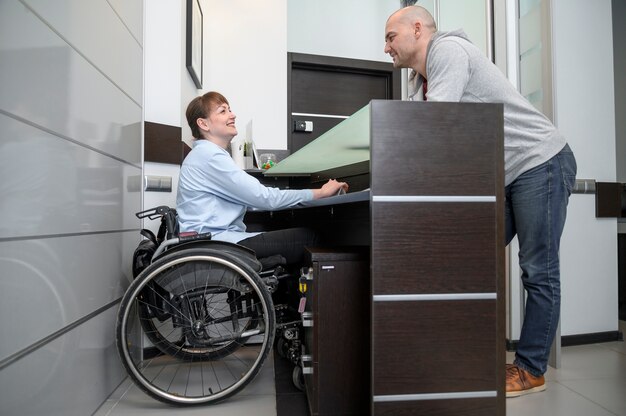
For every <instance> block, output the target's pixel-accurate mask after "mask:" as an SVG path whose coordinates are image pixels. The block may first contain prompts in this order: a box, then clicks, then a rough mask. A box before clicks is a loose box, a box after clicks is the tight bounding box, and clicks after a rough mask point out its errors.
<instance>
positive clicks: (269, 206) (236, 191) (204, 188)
mask: <svg viewBox="0 0 626 416" xmlns="http://www.w3.org/2000/svg"><path fill="white" fill-rule="evenodd" d="M312 199H313V191H312V190H310V189H302V190H296V189H287V190H280V189H278V188H269V187H266V186H263V185H261V183H260V182H259V181H258V180H257V179H256V178H254V177H253V176H251V175H248V174H247V173H246V172H244V171H243V170H242V169H241V168H239V167H238V166H237V165H236V164H235V162H234V161H233V159H232V158H231V157H230V154H228V152H227V151H226V150H224V149H222V148H221V147H219V146H218V145H216V144H215V143H212V142H210V141H208V140H196V141H195V142H194V145H193V150H192V151H191V152H190V153H189V154H188V155H187V157H186V158H185V160H184V161H183V165H182V167H181V169H180V178H179V181H178V195H177V196H176V211H177V212H178V222H179V223H180V231H197V232H198V233H207V232H210V233H211V234H212V236H213V237H212V238H213V239H214V240H219V241H228V242H231V243H237V242H239V241H241V240H244V239H246V238H249V237H252V236H255V235H257V234H259V233H248V232H246V225H245V224H244V223H243V217H244V215H245V214H246V210H247V209H248V208H254V209H259V210H264V211H272V210H279V209H284V208H289V207H291V206H294V205H296V204H298V203H300V202H304V201H310V200H312Z"/></svg>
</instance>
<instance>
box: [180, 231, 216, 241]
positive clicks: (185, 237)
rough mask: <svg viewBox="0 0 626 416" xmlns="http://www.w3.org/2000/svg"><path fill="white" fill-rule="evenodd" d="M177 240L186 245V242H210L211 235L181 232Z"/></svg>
mask: <svg viewBox="0 0 626 416" xmlns="http://www.w3.org/2000/svg"><path fill="white" fill-rule="evenodd" d="M178 239H179V240H180V242H181V243H186V242H188V241H196V240H210V239H211V233H202V234H198V233H197V232H195V231H190V232H183V233H179V234H178Z"/></svg>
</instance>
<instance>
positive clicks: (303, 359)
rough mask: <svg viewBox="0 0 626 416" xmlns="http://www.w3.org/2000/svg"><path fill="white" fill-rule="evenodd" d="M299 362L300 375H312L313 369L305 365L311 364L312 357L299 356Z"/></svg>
mask: <svg viewBox="0 0 626 416" xmlns="http://www.w3.org/2000/svg"><path fill="white" fill-rule="evenodd" d="M300 361H301V362H302V374H313V367H312V366H308V365H305V364H306V363H312V362H313V356H311V355H306V354H305V355H301V356H300Z"/></svg>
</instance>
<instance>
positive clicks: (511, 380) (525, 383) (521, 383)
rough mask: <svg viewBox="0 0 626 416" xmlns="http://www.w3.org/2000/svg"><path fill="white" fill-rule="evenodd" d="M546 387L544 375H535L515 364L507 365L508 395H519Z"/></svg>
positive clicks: (542, 389)
mask: <svg viewBox="0 0 626 416" xmlns="http://www.w3.org/2000/svg"><path fill="white" fill-rule="evenodd" d="M545 389H546V380H545V379H544V378H543V376H539V377H535V376H533V375H532V374H530V373H529V372H528V371H526V370H524V369H523V368H519V367H518V366H516V365H515V364H507V365H506V397H518V396H523V395H524V394H528V393H536V392H538V391H544V390H545Z"/></svg>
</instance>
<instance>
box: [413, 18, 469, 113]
mask: <svg viewBox="0 0 626 416" xmlns="http://www.w3.org/2000/svg"><path fill="white" fill-rule="evenodd" d="M451 36H455V37H457V38H461V39H465V40H466V41H468V42H470V43H471V41H470V40H469V38H468V37H467V33H465V31H464V30H463V29H456V30H451V31H449V32H441V31H437V32H435V33H434V34H433V37H432V38H431V39H430V42H428V48H427V49H426V67H427V68H428V56H429V55H430V50H431V48H432V46H433V44H434V43H435V42H438V41H439V40H441V39H443V38H449V37H451ZM423 84H424V77H422V76H421V75H419V74H418V73H417V72H415V71H414V70H412V69H409V100H411V101H414V100H415V95H416V94H417V92H418V91H419V90H420V88H422V85H423Z"/></svg>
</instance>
